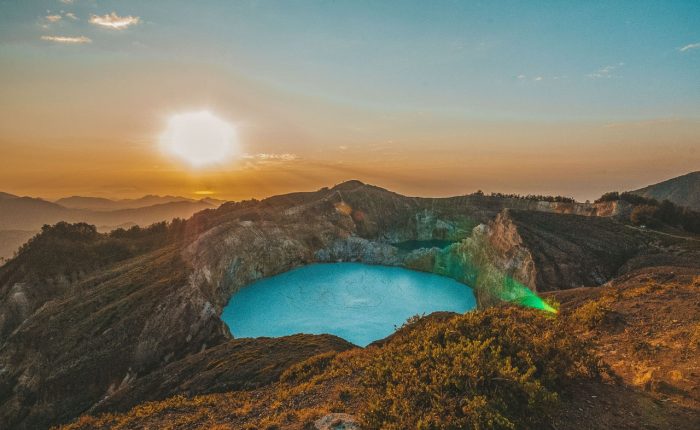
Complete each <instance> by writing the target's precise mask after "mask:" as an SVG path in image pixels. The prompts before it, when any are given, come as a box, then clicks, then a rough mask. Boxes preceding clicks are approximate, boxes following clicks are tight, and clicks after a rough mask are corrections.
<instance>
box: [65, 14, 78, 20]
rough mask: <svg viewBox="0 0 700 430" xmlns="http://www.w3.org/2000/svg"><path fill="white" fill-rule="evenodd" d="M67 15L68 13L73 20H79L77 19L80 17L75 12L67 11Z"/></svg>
mask: <svg viewBox="0 0 700 430" xmlns="http://www.w3.org/2000/svg"><path fill="white" fill-rule="evenodd" d="M65 15H66V16H67V17H68V18H70V19H72V20H74V21H77V20H78V17H77V16H75V14H74V13H73V12H66V13H65Z"/></svg>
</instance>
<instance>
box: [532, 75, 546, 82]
mask: <svg viewBox="0 0 700 430" xmlns="http://www.w3.org/2000/svg"><path fill="white" fill-rule="evenodd" d="M542 79H544V78H543V77H542V76H538V77H536V78H535V79H533V80H534V81H541V80H542Z"/></svg>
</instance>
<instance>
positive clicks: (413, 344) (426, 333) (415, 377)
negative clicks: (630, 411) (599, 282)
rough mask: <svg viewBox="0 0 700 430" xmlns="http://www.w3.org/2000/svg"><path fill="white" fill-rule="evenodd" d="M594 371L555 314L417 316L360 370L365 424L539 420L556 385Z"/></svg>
mask: <svg viewBox="0 0 700 430" xmlns="http://www.w3.org/2000/svg"><path fill="white" fill-rule="evenodd" d="M597 374H598V367H597V365H596V361H595V359H594V358H593V356H592V355H590V354H589V352H588V350H587V348H586V347H585V345H584V344H583V343H582V341H579V340H578V339H576V338H575V337H574V336H572V335H570V334H569V333H568V332H567V330H566V328H565V327H564V325H563V324H562V323H561V322H560V321H559V320H556V319H552V318H549V317H546V316H544V315H543V314H541V313H539V312H537V311H533V310H527V309H516V308H492V309H488V310H485V311H479V312H471V313H467V314H465V315H461V316H457V317H455V318H453V319H451V320H449V321H447V322H442V323H432V324H431V323H426V324H423V325H421V328H420V329H419V330H416V331H415V332H414V333H413V334H412V335H411V336H404V337H401V338H400V341H398V342H391V343H389V344H388V345H387V346H386V347H384V348H382V349H381V350H380V351H378V352H377V354H376V355H375V356H374V357H373V359H372V360H371V361H370V363H369V364H368V365H367V368H366V371H365V374H364V376H363V378H362V383H363V386H364V388H365V393H364V396H365V398H366V402H367V403H366V407H365V409H364V411H363V413H362V418H363V421H364V427H363V428H367V429H386V430H392V429H394V430H398V429H407V428H411V429H419V430H420V429H431V430H433V429H434V430H439V429H483V428H493V429H514V428H516V425H517V428H521V429H528V428H539V426H540V425H542V424H543V423H544V422H546V421H547V419H548V417H549V415H550V414H551V413H552V412H553V411H554V407H555V405H556V404H557V401H558V395H557V392H556V391H555V390H556V389H559V388H561V386H562V385H563V384H564V383H565V382H566V381H568V380H571V379H573V378H576V377H580V376H584V375H586V376H591V375H597Z"/></svg>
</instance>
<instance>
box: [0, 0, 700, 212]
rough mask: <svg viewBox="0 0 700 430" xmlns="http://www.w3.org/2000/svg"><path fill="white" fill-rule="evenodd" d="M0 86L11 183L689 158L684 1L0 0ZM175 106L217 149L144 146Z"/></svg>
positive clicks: (383, 181)
mask: <svg viewBox="0 0 700 430" xmlns="http://www.w3.org/2000/svg"><path fill="white" fill-rule="evenodd" d="M0 82H1V84H0V190H1V191H5V192H10V193H13V194H20V195H33V196H42V197H45V198H52V199H53V198H58V197H62V196H67V195H92V196H102V197H112V198H123V197H138V196H141V195H144V194H178V195H184V196H197V195H211V196H214V197H218V198H222V199H235V200H239V199H245V198H251V197H256V198H260V197H265V196H269V195H274V194H279V193H284V192H291V191H299V190H313V189H317V188H320V187H323V186H332V185H333V184H336V183H339V182H341V181H344V180H348V179H359V180H362V181H364V182H368V183H372V184H376V185H379V186H383V187H385V188H389V189H391V190H393V191H397V192H400V193H403V194H407V195H421V196H447V195H457V194H466V193H470V192H473V191H476V190H477V189H481V190H484V191H486V192H489V191H499V192H517V193H524V194H527V193H537V194H560V195H567V196H573V197H575V198H577V199H579V200H585V199H594V198H596V197H597V196H599V195H600V194H602V193H603V192H605V191H610V190H625V189H634V188H639V187H642V186H645V185H648V184H651V183H655V182H659V181H661V180H664V179H667V178H670V177H673V176H678V175H681V174H684V173H688V172H690V171H695V170H700V2H698V1H695V0H691V1H671V0H667V1H644V0H634V1H614V2H610V1H586V2H567V1H483V2H479V1H439V0H436V1H430V2H424V1H361V0H352V1H351V0H347V1H304V0H294V1H262V0H249V1H223V0H221V1H198V2H193V1H177V0H169V1H157V0H151V1H148V2H143V1H132V0H121V1H102V0H45V1H33V0H22V1H20V0H14V1H9V0H0ZM188 112H207V113H211V114H212V115H215V116H216V118H218V119H220V120H222V121H225V122H226V123H228V124H230V125H231V127H232V128H233V129H234V130H235V135H236V136H237V151H235V156H230V157H227V158H225V159H223V158H222V159H221V160H220V162H217V163H214V164H211V165H207V166H204V167H202V166H193V165H192V163H188V162H187V160H184V159H181V158H177V157H173V156H172V153H168V151H164V149H163V143H162V139H163V136H164V133H166V130H167V129H168V124H169V121H171V120H172V118H174V117H175V116H177V115H181V114H183V113H188ZM191 149H192V148H191ZM193 149H194V150H201V151H205V149H206V148H205V147H203V146H201V145H195V146H194V148H193ZM171 152H172V151H171ZM205 155H206V154H205Z"/></svg>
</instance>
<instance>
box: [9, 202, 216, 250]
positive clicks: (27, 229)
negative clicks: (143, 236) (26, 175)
mask: <svg viewBox="0 0 700 430" xmlns="http://www.w3.org/2000/svg"><path fill="white" fill-rule="evenodd" d="M221 203H223V201H222V200H217V199H212V198H204V199H201V200H195V199H188V198H186V197H179V196H155V195H148V196H144V197H141V198H139V199H124V200H110V199H105V198H100V197H82V196H73V197H66V198H63V199H59V200H56V201H55V202H50V201H48V200H44V199H41V198H35V197H20V196H16V195H13V194H9V193H4V192H0V259H3V258H9V257H11V256H12V254H13V253H14V251H15V250H16V249H17V248H18V247H19V246H20V245H21V244H22V243H24V242H25V241H26V240H27V239H28V238H30V237H31V236H33V235H34V234H36V233H37V232H38V231H39V230H40V229H41V227H42V226H43V225H44V224H55V223H57V222H59V221H68V222H87V223H89V224H94V225H95V226H97V228H98V229H99V230H101V231H109V230H113V229H115V228H118V227H125V228H128V227H130V226H132V225H141V226H146V225H149V224H152V223H154V222H159V221H169V220H171V219H173V218H189V217H190V216H192V214H194V213H195V212H199V211H201V210H203V209H212V208H216V207H218V206H219V205H221Z"/></svg>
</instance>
